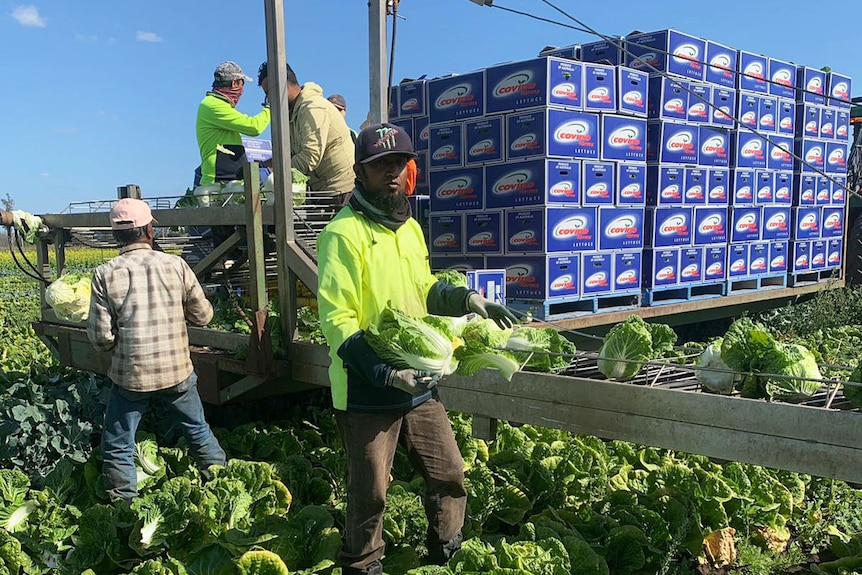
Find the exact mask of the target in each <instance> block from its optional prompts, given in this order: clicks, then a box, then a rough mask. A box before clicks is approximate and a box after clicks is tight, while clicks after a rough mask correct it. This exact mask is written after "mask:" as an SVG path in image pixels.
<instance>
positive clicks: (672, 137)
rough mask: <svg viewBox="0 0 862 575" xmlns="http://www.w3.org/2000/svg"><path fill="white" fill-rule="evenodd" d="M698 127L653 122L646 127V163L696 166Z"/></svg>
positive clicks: (698, 147) (698, 145)
mask: <svg viewBox="0 0 862 575" xmlns="http://www.w3.org/2000/svg"><path fill="white" fill-rule="evenodd" d="M698 128H699V127H698V126H692V125H689V124H684V123H681V122H655V121H651V122H649V123H648V126H647V161H648V162H655V163H662V164H697V156H698V152H699V150H700V132H699V131H698Z"/></svg>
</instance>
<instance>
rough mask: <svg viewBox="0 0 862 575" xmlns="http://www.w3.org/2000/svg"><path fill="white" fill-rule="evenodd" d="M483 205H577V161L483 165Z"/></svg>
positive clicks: (578, 198)
mask: <svg viewBox="0 0 862 575" xmlns="http://www.w3.org/2000/svg"><path fill="white" fill-rule="evenodd" d="M485 180H486V181H487V186H486V189H485V207H487V208H514V207H522V206H541V205H544V204H571V205H575V206H577V205H580V203H581V195H582V191H581V190H582V187H583V185H582V174H581V162H580V161H578V160H545V159H538V160H524V161H520V162H508V163H506V164H495V165H492V166H487V167H486V168H485Z"/></svg>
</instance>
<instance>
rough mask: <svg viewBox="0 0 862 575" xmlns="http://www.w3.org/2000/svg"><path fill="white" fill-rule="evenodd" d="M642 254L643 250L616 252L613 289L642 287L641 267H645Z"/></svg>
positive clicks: (622, 289) (624, 289)
mask: <svg viewBox="0 0 862 575" xmlns="http://www.w3.org/2000/svg"><path fill="white" fill-rule="evenodd" d="M642 255H643V252H642V251H641V250H634V251H618V252H614V267H613V271H614V281H613V291H615V292H624V291H629V290H638V289H640V287H641V269H642V267H643V263H642Z"/></svg>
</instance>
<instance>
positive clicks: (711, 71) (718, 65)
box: [705, 40, 738, 89]
mask: <svg viewBox="0 0 862 575" xmlns="http://www.w3.org/2000/svg"><path fill="white" fill-rule="evenodd" d="M737 59H738V54H737V51H736V50H735V49H733V48H729V47H728V46H725V45H723V44H719V43H718V42H713V41H712V40H707V41H706V61H707V62H709V66H707V67H706V77H705V80H706V81H707V82H710V83H712V84H715V85H717V86H722V87H725V88H731V89H733V88H736V62H737Z"/></svg>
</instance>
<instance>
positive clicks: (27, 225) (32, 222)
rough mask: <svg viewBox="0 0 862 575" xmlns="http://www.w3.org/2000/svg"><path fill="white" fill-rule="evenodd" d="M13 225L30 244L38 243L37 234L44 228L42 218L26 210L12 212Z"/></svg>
mask: <svg viewBox="0 0 862 575" xmlns="http://www.w3.org/2000/svg"><path fill="white" fill-rule="evenodd" d="M12 225H13V226H15V229H16V230H17V231H18V233H19V234H21V236H22V237H23V238H24V241H25V242H27V243H28V244H35V243H36V232H38V231H39V229H40V228H41V227H42V218H40V217H39V216H34V215H33V214H30V213H28V212H25V211H24V210H15V211H13V212H12Z"/></svg>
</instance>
